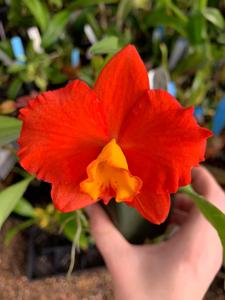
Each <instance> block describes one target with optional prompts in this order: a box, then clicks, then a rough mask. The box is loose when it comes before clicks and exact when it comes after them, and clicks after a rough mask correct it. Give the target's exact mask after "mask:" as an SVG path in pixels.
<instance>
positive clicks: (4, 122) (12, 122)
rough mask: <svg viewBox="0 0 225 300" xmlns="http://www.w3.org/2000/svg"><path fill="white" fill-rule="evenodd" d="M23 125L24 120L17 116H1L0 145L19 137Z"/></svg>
mask: <svg viewBox="0 0 225 300" xmlns="http://www.w3.org/2000/svg"><path fill="white" fill-rule="evenodd" d="M21 125H22V122H21V121H20V120H18V119H16V118H13V117H5V116H0V147H1V146H3V145H5V144H8V143H10V142H12V141H15V140H16V139H17V138H18V136H19V134H20V130H21Z"/></svg>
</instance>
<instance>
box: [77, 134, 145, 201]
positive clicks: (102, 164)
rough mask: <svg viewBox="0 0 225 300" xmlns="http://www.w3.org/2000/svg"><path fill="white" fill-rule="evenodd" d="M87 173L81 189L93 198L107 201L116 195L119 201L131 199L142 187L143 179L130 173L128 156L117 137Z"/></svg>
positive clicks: (89, 166)
mask: <svg viewBox="0 0 225 300" xmlns="http://www.w3.org/2000/svg"><path fill="white" fill-rule="evenodd" d="M87 174H88V178H87V179H86V180H84V181H82V182H81V183H80V189H81V191H82V192H83V193H85V194H88V195H89V196H90V197H91V198H92V199H93V200H97V199H103V200H104V201H105V202H106V203H107V202H108V201H109V200H110V199H111V198H113V197H115V199H116V201H117V202H120V201H131V200H132V199H133V198H134V196H135V195H136V194H137V193H138V192H139V191H140V189H141V187H142V181H141V179H140V178H138V177H136V176H132V175H131V174H130V172H129V170H128V164H127V160H126V157H125V155H124V154H123V151H122V150H121V148H120V146H119V145H118V144H117V143H116V140H115V139H112V140H111V141H110V142H109V143H108V144H107V145H106V146H105V147H104V148H103V149H102V151H101V153H100V154H99V155H98V157H97V158H96V159H95V160H94V161H92V162H91V163H90V164H89V165H88V167H87Z"/></svg>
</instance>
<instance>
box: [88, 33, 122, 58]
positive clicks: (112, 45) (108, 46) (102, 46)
mask: <svg viewBox="0 0 225 300" xmlns="http://www.w3.org/2000/svg"><path fill="white" fill-rule="evenodd" d="M119 49H120V47H119V40H118V37H116V36H109V37H106V38H104V39H103V40H101V41H99V42H97V43H95V44H94V45H93V46H92V47H91V48H90V52H91V53H92V54H94V55H98V54H113V53H115V52H117V51H118V50H119Z"/></svg>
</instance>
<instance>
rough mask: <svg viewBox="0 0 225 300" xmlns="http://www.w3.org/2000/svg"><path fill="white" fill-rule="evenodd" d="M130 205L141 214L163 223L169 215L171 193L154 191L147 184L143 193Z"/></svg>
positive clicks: (152, 220) (129, 203)
mask: <svg viewBox="0 0 225 300" xmlns="http://www.w3.org/2000/svg"><path fill="white" fill-rule="evenodd" d="M127 204H128V205H130V206H132V207H134V208H136V209H137V210H138V211H139V212H140V213H141V215H142V216H143V217H144V218H145V219H147V220H149V221H150V222H152V223H154V224H160V223H162V222H163V221H164V220H165V219H166V218H167V216H168V213H169V209H170V194H169V193H168V192H166V191H162V192H160V193H152V190H151V189H149V187H148V185H145V186H144V187H143V189H142V191H141V193H140V194H139V195H138V196H136V197H135V199H134V200H133V201H132V202H127Z"/></svg>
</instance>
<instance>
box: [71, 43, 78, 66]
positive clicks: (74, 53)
mask: <svg viewBox="0 0 225 300" xmlns="http://www.w3.org/2000/svg"><path fill="white" fill-rule="evenodd" d="M79 64H80V51H79V49H77V48H74V49H73V50H72V52H71V65H72V67H74V68H76V67H77V66H78V65H79Z"/></svg>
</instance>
